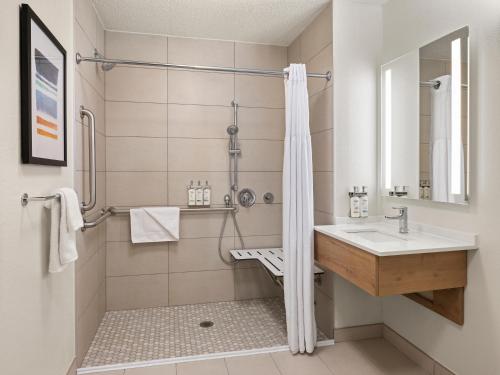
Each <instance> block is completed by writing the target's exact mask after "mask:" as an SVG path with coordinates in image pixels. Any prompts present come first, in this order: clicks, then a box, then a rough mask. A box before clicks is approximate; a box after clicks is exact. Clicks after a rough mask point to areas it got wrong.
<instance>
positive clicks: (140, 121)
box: [106, 102, 167, 137]
mask: <svg viewBox="0 0 500 375" xmlns="http://www.w3.org/2000/svg"><path fill="white" fill-rule="evenodd" d="M166 129H167V106H166V105H164V104H156V103H131V102H106V135H107V136H123V137H133V136H136V137H163V136H166V135H167V132H166Z"/></svg>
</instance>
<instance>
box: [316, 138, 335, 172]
mask: <svg viewBox="0 0 500 375" xmlns="http://www.w3.org/2000/svg"><path fill="white" fill-rule="evenodd" d="M311 145H312V158H313V170H314V171H315V172H319V171H323V172H325V171H328V172H331V171H333V131H332V130H327V131H324V132H321V133H315V134H312V135H311Z"/></svg>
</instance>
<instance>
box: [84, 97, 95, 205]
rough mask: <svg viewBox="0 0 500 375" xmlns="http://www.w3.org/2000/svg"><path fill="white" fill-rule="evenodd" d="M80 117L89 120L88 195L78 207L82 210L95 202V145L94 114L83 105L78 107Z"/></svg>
mask: <svg viewBox="0 0 500 375" xmlns="http://www.w3.org/2000/svg"><path fill="white" fill-rule="evenodd" d="M80 117H81V119H82V123H83V119H84V118H85V117H87V119H88V121H89V191H90V197H89V201H88V203H87V202H85V200H84V201H82V203H81V205H80V208H81V210H82V212H87V211H90V210H91V209H93V208H94V207H95V204H96V190H97V189H96V156H95V154H96V147H95V116H94V114H93V113H92V112H91V111H90V110H88V109H86V108H85V107H84V106H81V107H80Z"/></svg>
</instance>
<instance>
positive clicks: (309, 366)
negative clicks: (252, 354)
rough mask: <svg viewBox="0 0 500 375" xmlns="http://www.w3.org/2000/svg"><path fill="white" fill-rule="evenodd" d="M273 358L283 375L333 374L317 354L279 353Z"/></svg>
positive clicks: (273, 354)
mask: <svg viewBox="0 0 500 375" xmlns="http://www.w3.org/2000/svg"><path fill="white" fill-rule="evenodd" d="M271 356H272V357H273V359H274V362H275V363H276V365H277V366H278V369H279V370H280V373H281V374H282V375H304V374H314V375H331V374H332V373H331V372H330V370H329V369H328V367H326V365H325V364H324V363H323V361H322V360H321V359H320V357H319V355H317V354H312V355H311V354H296V355H293V354H291V353H290V352H278V353H272V354H271ZM358 374H360V373H358ZM335 375H341V374H335ZM363 375H365V374H363Z"/></svg>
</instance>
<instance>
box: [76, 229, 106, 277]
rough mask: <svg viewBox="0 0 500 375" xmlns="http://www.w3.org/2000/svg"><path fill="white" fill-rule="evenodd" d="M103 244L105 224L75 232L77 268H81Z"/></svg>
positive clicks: (104, 241) (104, 243)
mask: <svg viewBox="0 0 500 375" xmlns="http://www.w3.org/2000/svg"><path fill="white" fill-rule="evenodd" d="M105 245H106V226H104V225H102V226H101V225H100V226H98V227H96V228H94V229H92V230H86V231H85V232H82V231H78V232H76V248H77V251H78V260H77V261H76V267H77V269H78V270H80V269H82V267H84V266H85V264H86V263H87V261H88V260H89V259H90V258H91V257H92V256H93V255H94V254H95V253H96V251H97V250H99V249H102V248H104V247H105Z"/></svg>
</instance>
